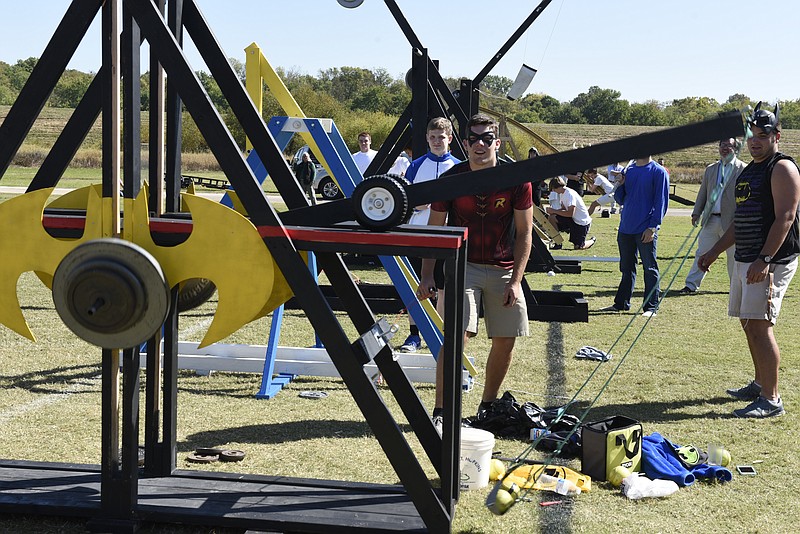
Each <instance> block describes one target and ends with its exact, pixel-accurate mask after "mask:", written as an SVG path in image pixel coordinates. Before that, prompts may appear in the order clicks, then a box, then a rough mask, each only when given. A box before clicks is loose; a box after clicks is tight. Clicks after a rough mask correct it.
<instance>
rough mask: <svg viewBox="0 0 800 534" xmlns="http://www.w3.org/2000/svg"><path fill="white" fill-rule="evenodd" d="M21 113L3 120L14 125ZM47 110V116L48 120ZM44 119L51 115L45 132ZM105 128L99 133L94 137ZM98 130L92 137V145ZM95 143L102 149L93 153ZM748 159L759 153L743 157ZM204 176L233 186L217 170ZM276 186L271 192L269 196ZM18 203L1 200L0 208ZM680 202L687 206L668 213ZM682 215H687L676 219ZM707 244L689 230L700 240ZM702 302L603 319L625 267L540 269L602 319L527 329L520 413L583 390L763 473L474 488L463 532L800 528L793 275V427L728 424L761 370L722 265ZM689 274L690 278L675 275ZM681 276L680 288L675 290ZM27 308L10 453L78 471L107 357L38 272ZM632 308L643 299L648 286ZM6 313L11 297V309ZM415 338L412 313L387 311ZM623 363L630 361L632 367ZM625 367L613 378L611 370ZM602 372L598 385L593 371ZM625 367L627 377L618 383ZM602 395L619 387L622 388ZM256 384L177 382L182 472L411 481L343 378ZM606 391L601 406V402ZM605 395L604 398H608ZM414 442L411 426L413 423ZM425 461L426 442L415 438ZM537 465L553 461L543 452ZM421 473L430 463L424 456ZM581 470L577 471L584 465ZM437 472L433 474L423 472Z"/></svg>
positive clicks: (686, 173)
mask: <svg viewBox="0 0 800 534" xmlns="http://www.w3.org/2000/svg"><path fill="white" fill-rule="evenodd" d="M69 111H70V110H56V109H48V108H45V110H44V112H43V115H42V117H41V118H40V119H39V121H43V122H42V123H41V125H40V126H35V127H34V131H35V132H36V135H35V137H34V139H33V142H35V146H39V145H41V146H47V145H48V143H52V141H53V139H54V138H55V135H56V134H57V133H58V131H60V130H59V128H60V126H59V125H61V124H63V121H65V120H66V117H67V116H68V113H67V112H69ZM5 112H7V109H0V118H2V117H3V116H4V115H5ZM45 112H46V113H45ZM37 124H38V121H37ZM537 128H538V129H543V130H546V131H547V132H548V135H549V136H550V138H551V139H552V142H553V144H555V145H556V146H557V147H559V148H561V149H564V150H566V149H569V148H570V147H571V146H572V143H573V142H576V143H577V144H588V143H593V144H597V143H600V142H603V141H607V140H610V139H616V138H620V137H626V136H629V135H634V134H636V133H640V132H641V131H645V130H648V129H647V128H636V127H616V126H615V127H605V126H592V125H537ZM797 132H798V131H797V130H794V131H793V130H789V131H785V132H784V137H783V139H782V147H783V150H784V151H785V152H787V153H789V154H792V155H798V153H800V150H798V148H800V147H798V145H799V144H800V134H798V133H797ZM95 134H96V132H95ZM93 135H94V134H93ZM94 143H96V139H95V138H94V137H93V138H92V140H91V141H90V143H89V144H92V145H93V146H92V149H94V150H96V147H95V146H94ZM663 156H664V157H665V158H666V164H667V166H668V167H670V169H671V170H672V177H673V181H674V182H678V190H677V193H678V194H679V195H680V196H682V197H684V198H688V199H694V197H695V195H696V192H697V185H696V183H692V182H696V179H697V173H698V172H700V171H701V170H702V168H703V167H704V166H705V165H706V164H707V163H710V162H712V161H713V160H714V159H715V157H716V147H715V145H714V144H711V145H706V146H703V147H696V148H693V149H687V150H685V151H680V152H675V153H671V154H664V155H663ZM744 159H747V158H746V156H745V158H744ZM35 171H36V169H35V168H34V167H22V166H13V167H11V168H10V169H9V171H8V172H7V173H6V174H5V176H4V177H3V179H2V181H0V185H4V186H5V185H27V184H28V183H29V182H30V179H31V178H32V176H33V175H34V173H35ZM192 174H203V175H206V176H211V177H218V176H220V173H219V172H214V171H210V172H207V173H200V172H197V173H192ZM97 181H99V171H98V170H97V169H79V168H75V169H73V168H70V169H69V170H68V171H67V173H66V176H65V178H64V179H63V180H62V182H61V183H60V184H59V185H61V186H65V187H79V186H81V185H85V184H87V183H93V182H97ZM265 190H266V191H267V192H270V193H274V192H275V189H274V186H272V185H271V184H267V185H265ZM3 198H7V197H0V200H2V199H3ZM670 207H671V208H679V207H682V206H680V205H678V204H675V203H671V206H670ZM671 213H675V211H674V210H673V212H671ZM617 224H618V218H617V217H616V216H614V217H612V218H609V219H602V218H596V219H595V222H594V223H593V228H592V233H593V234H594V235H596V236H597V237H598V242H597V244H596V245H595V246H594V247H593V248H592V249H590V250H589V251H585V252H574V251H570V250H564V251H560V252H556V254H560V255H563V256H579V255H580V256H586V257H587V259H588V258H593V257H597V258H603V257H615V256H617V254H618V253H617V248H616V241H615V230H616V225H617ZM690 231H691V226H690V223H689V218H688V217H687V216H685V215H680V216H679V215H671V214H670V215H668V216H667V219H666V221H665V224H664V225H663V229H662V231H661V233H660V237H659V240H660V241H659V262H660V266H661V272H662V280H663V281H662V289H666V288H667V286H669V285H670V284H672V290H673V291H674V290H677V289H680V288H681V287H682V286H683V277H684V276H685V274H686V272H687V271H688V267H689V266H688V264H687V265H683V266H682V268H681V265H680V263H681V261H682V260H683V258H684V257H685V256H686V255H687V253H688V259H687V260H686V261H687V263H688V262H691V260H692V255H693V247H692V246H691V240H689V241H687V235H690ZM692 237H693V235H692ZM715 267H716V268H715V269H714V270H713V271H712V272H711V274H710V275H709V276H708V277H707V279H706V281H705V282H704V284H703V287H702V291H701V292H700V293H699V294H697V295H690V296H683V295H676V294H674V292H673V293H670V294H668V295H667V297H666V299H665V300H664V302H663V304H662V306H661V309H660V311H659V313H658V315H657V316H656V317H655V318H653V319H652V320H650V321H649V322H646V321H645V320H644V319H642V318H641V317H639V316H638V314H636V313H633V312H631V313H622V314H607V313H601V312H598V311H597V310H599V309H600V308H602V307H604V306H607V305H608V304H610V303H611V302H612V299H613V295H614V292H615V290H616V286H617V283H618V282H619V273H618V270H617V265H616V263H614V262H595V261H586V262H584V263H583V272H582V273H581V274H579V275H568V274H558V275H556V276H554V277H548V276H546V275H545V274H541V273H530V274H527V275H526V278H527V279H528V282H529V284H530V285H531V287H533V288H535V289H553V290H568V291H581V292H583V293H584V295H585V296H586V297H587V299H588V301H589V309H590V318H589V322H588V323H558V322H549V323H539V322H535V323H531V336H530V337H529V338H526V339H524V340H520V342H519V343H518V345H517V349H516V354H515V361H514V364H513V366H512V369H511V372H510V373H509V376H508V377H507V380H506V382H505V384H504V390H506V389H507V390H510V391H512V393H513V394H514V395H515V397H516V398H517V400H519V401H520V402H526V401H531V402H534V403H536V404H538V405H540V406H552V405H559V404H562V403H564V402H565V401H566V400H567V399H569V398H571V397H572V396H573V395H575V396H576V397H577V403H576V405H575V406H573V408H572V411H573V412H575V413H578V414H582V413H583V412H584V410H587V409H589V407H590V406H591V409H589V411H588V414H587V415H586V420H595V419H600V418H603V417H606V416H609V415H617V414H619V415H626V416H629V417H633V418H635V419H638V420H640V421H641V422H642V423H643V425H644V431H645V434H649V433H651V432H659V433H661V434H662V435H664V436H666V437H668V438H669V439H671V440H673V441H674V442H677V443H680V444H693V445H696V446H698V447H700V448H703V449H705V448H706V447H707V445H708V443H710V442H717V443H721V444H723V445H724V446H725V447H726V448H728V449H729V450H730V451H731V453H732V456H733V462H734V463H754V462H758V463H755V465H756V468H757V469H758V471H759V474H758V475H757V476H756V477H741V476H734V480H733V481H732V482H731V483H728V484H724V485H720V484H713V483H705V482H698V483H696V484H694V485H693V486H691V487H689V488H684V489H682V490H681V491H680V492H678V493H677V494H675V495H673V496H672V497H669V498H666V499H660V500H648V501H628V500H626V499H625V498H624V497H623V496H622V495H621V494H620V493H619V491H618V490H615V489H613V488H611V487H610V486H608V485H607V484H604V483H600V484H597V486H596V489H594V490H593V491H592V492H591V493H588V494H583V495H580V496H579V497H578V498H576V499H574V500H573V501H571V502H570V503H569V504H566V505H561V506H555V507H540V506H538V505H537V503H538V502H540V501H547V500H553V497H554V496H553V495H552V494H547V493H543V494H538V493H536V492H534V493H532V494H531V495H530V497H531V498H532V499H533V502H521V503H519V504H518V505H517V506H515V507H514V508H513V509H512V510H511V511H510V512H509V513H508V514H506V515H504V516H502V517H495V516H492V515H491V514H490V513H489V512H488V511H487V510H486V509H485V507H484V506H483V501H484V499H485V498H486V494H487V493H488V488H487V489H485V490H476V491H471V492H465V493H462V495H461V499H460V501H459V504H458V508H457V514H456V518H455V522H454V525H453V530H454V531H455V532H463V533H470V534H476V533H495V532H503V533H529V532H546V533H551V532H555V533H562V532H563V533H572V532H576V533H577V532H587V533H595V532H608V533H612V532H618V531H620V530H634V531H637V532H638V531H653V532H704V533H705V532H732V531H737V532H740V531H743V532H762V533H773V532H774V533H778V532H786V531H791V530H793V527H791V526H789V525H791V524H793V523H791V522H792V521H793V520H794V519H795V517H796V510H797V509H798V506H799V505H800V497H799V496H798V495H800V481H798V479H797V477H796V474H795V468H796V466H797V465H798V464H799V463H800V450H798V448H797V445H796V435H797V413H798V410H800V408H798V406H800V393H798V391H800V370H798V366H797V357H796V354H797V352H798V349H799V348H800V333H798V331H797V329H796V328H795V325H796V324H797V322H798V318H799V316H800V306H798V291H797V284H798V282H795V283H794V285H793V286H792V287H790V289H789V293H788V295H787V297H786V299H785V301H784V307H783V310H782V312H781V318H780V321H779V323H778V325H777V327H776V335H777V337H778V340H779V343H780V345H781V348H782V351H783V360H782V365H781V392H782V396H783V399H784V402H785V405H786V408H787V412H788V413H787V415H785V416H784V417H781V418H778V419H774V420H767V421H746V420H738V419H736V418H734V417H732V415H731V411H732V410H733V409H734V408H738V407H740V406H741V403H738V402H735V401H733V400H732V399H730V398H729V397H727V396H726V395H725V393H724V390H725V388H727V387H732V386H739V385H742V384H744V383H745V382H746V381H747V380H748V379H749V377H750V376H751V374H752V364H751V363H750V358H749V354H748V351H747V347H746V342H745V339H744V335H743V334H742V332H741V328H740V326H739V323H738V321H736V320H733V319H730V318H728V317H727V316H726V302H727V293H728V290H727V280H726V274H725V269H724V266H722V265H717V266H715ZM676 273H677V274H676ZM354 274H355V275H356V276H358V277H359V278H361V279H362V280H366V281H373V282H381V281H387V277H386V275H385V273H384V272H383V271H382V270H378V269H371V270H356V271H354ZM673 279H674V280H675V281H674V282H672V280H673ZM17 293H18V295H19V299H20V303H21V305H22V310H23V313H24V315H25V317H26V318H27V320H28V322H29V324H30V325H31V328H32V330H33V331H34V333H35V334H36V335H37V336H38V342H37V343H32V342H29V341H27V340H25V339H23V338H21V337H19V336H17V335H16V334H13V333H12V332H11V331H10V330H8V329H7V328H5V327H2V326H0V457H4V458H14V459H26V460H42V461H57V462H75V463H98V462H99V460H100V449H99V445H100V379H99V372H100V352H99V349H96V348H94V347H91V346H89V345H87V344H86V343H84V342H82V341H80V340H78V339H76V338H75V336H73V335H72V334H70V332H69V331H68V330H67V329H66V327H65V326H64V325H63V324H62V323H61V321H60V320H59V318H58V316H57V313H56V312H55V310H54V308H53V303H52V297H51V295H50V293H49V291H48V290H46V288H44V286H42V284H41V283H40V282H39V281H38V280H37V279H36V277H35V276H34V275H32V274H31V273H27V274H25V275H23V277H22V278H21V279H20V280H19V282H18V284H17ZM634 299H635V300H634V304H635V305H638V304H639V303H640V302H641V281H640V282H639V284H638V287H637V293H636V294H635V297H634ZM216 304H217V302H216V300H215V299H212V300H211V301H209V302H208V303H207V304H206V305H204V306H202V307H201V308H198V309H196V310H192V311H190V312H187V313H185V314H182V316H181V318H180V332H181V339H182V340H199V339H200V338H201V337H202V334H203V333H204V332H205V329H206V328H207V327H208V324H209V323H210V320H211V317H212V315H213V313H214V310H215V307H216ZM2 305H3V306H7V305H9V303H6V302H3V303H2ZM339 317H340V319H341V321H342V323H343V326H344V328H345V330H346V331H347V332H348V334H349V335H350V336H352V338H353V339H354V338H355V336H356V333H355V330H354V329H353V327H352V325H351V324H350V323H349V321H348V320H347V319H346V318H345V317H344V315H342V314H339ZM387 319H388V320H389V321H390V322H396V323H397V324H399V325H400V327H401V330H400V333H399V334H398V337H399V338H400V339H399V341H398V342H400V341H402V339H403V338H404V337H405V331H406V330H405V329H406V328H407V322H406V318H405V317H404V316H402V315H398V316H393V317H388V318H387ZM268 321H269V318H266V319H262V320H259V321H256V322H254V323H251V324H250V325H247V326H246V327H244V328H242V329H241V330H240V331H238V332H236V333H235V334H234V335H232V336H231V337H230V338H229V339H227V340H225V341H226V342H230V343H247V344H265V343H266V339H267V335H268V333H269V322H268ZM281 344H282V345H292V346H309V345H311V344H313V332H312V330H311V328H310V326H309V324H308V321H307V320H306V318H305V315H304V313H303V312H301V311H287V312H286V316H285V320H284V327H283V329H282V331H281ZM584 345H592V346H595V347H598V348H601V349H603V350H608V351H610V352H612V353H613V354H614V358H613V359H612V360H611V361H610V362H608V363H604V364H600V365H599V366H598V365H597V364H595V363H593V362H588V361H585V360H578V359H576V358H575V357H574V354H575V352H576V351H577V349H578V348H580V347H581V346H584ZM488 347H489V343H488V340H486V339H485V337H484V336H483V335H479V336H478V338H477V339H475V340H473V341H472V342H471V343H470V345H469V347H468V349H467V352H468V354H469V355H470V356H473V357H474V358H475V359H476V364H477V366H478V369H479V370H480V369H483V367H484V365H485V361H486V355H487V351H488ZM623 360H624V361H623ZM618 364H620V366H619V368H618V370H617V371H616V373H614V370H615V369H616V368H617V365H618ZM595 369H597V372H596V373H595V374H594V375H593V377H592V379H591V380H590V381H589V382H588V383H585V382H586V380H587V378H588V377H589V376H590V375H591V374H592V372H593V371H595ZM612 374H613V377H612ZM609 379H610V381H609V382H608V384H607V385H606V380H609ZM259 385H260V376H257V375H248V374H235V373H213V374H211V375H209V376H199V375H196V374H195V373H192V372H190V371H186V372H183V373H182V374H181V377H180V380H179V392H178V402H179V423H178V466H179V468H182V469H191V468H193V466H192V464H188V463H187V462H186V461H185V459H186V456H187V455H188V454H189V453H190V452H192V451H193V450H194V449H195V448H196V447H200V446H211V447H226V448H236V449H242V450H245V451H246V452H247V458H246V460H245V461H244V462H242V463H240V464H235V469H234V470H236V471H239V472H246V473H255V474H270V475H272V474H275V475H286V476H293V477H303V476H307V477H313V478H320V479H336V480H354V481H365V482H384V483H395V482H397V476H396V474H395V473H394V471H393V470H392V468H391V466H390V465H389V463H388V461H387V460H386V458H385V456H384V454H383V452H382V451H381V449H380V447H379V446H378V444H377V441H376V440H375V439H374V436H373V435H372V433H371V430H370V428H369V426H368V425H367V424H366V422H365V421H364V418H363V416H362V415H361V413H360V411H359V410H358V408H357V406H356V405H355V403H354V401H353V399H352V397H351V396H350V394H349V392H348V390H347V388H346V387H345V386H344V385H343V383H342V382H341V381H340V380H336V379H319V378H315V377H311V376H304V377H299V378H298V379H296V380H295V381H294V382H292V383H290V384H289V385H288V386H287V387H286V388H285V390H284V391H282V392H281V393H280V394H279V395H278V396H277V397H276V398H274V399H272V400H269V401H264V400H257V399H255V397H254V394H255V393H256V392H257V391H258V388H259ZM480 387H481V377H480V376H478V377H476V387H475V390H473V391H471V392H468V393H466V394H465V397H464V412H465V413H466V414H471V413H473V412H474V411H475V409H476V407H477V405H478V403H479V400H480V393H479V390H480ZM303 390H320V391H325V392H327V393H328V394H329V396H328V397H327V398H326V399H324V400H319V401H312V400H306V399H302V398H299V397H298V393H299V392H300V391H303ZM380 391H381V394H382V395H383V397H384V401H385V402H386V403H387V405H388V406H389V407H390V408H391V410H392V411H393V413H395V414H396V416H397V419H398V421H400V424H401V425H404V424H405V420H404V419H403V416H402V413H401V411H400V409H399V407H398V406H397V403H396V401H395V400H394V399H393V397H392V395H391V393H390V391H389V390H388V388H385V387H381V388H380ZM417 391H418V394H419V396H420V398H421V399H422V400H423V402H424V403H425V404H426V406H428V407H431V406H432V403H433V396H434V391H433V387H432V386H430V385H427V384H419V385H418V386H417ZM598 396H599V397H598ZM596 397H597V400H596V401H595V398H596ZM403 428H405V430H406V432H408V426H407V425H405V426H404V427H403ZM409 439H410V441H411V443H412V447H414V450H415V451H417V452H418V453H420V457H422V456H423V455H422V454H421V448H420V447H419V445H418V443H417V442H416V440H415V439H414V438H413V437H411V436H409ZM525 447H526V443H524V442H522V441H516V440H507V439H499V440H498V441H497V443H496V446H495V450H497V451H502V453H503V455H504V456H513V455H515V454H518V453H520V452H521V451H523V450H524V448H525ZM534 458H538V459H545V456H543V455H539V456H534ZM423 465H425V463H424V461H423ZM568 465H569V466H570V467H572V468H574V469H578V470H579V469H580V461H579V460H577V459H573V460H570V461H568ZM203 469H209V470H229V471H230V470H231V468H230V467H229V466H228V465H227V464H221V465H220V464H211V466H209V467H205V466H204V467H203ZM426 471H427V472H428V473H429V476H430V477H431V478H432V479H435V476H436V475H435V471H434V469H433V468H432V467H431V466H426ZM83 531H85V525H84V522H83V521H80V520H73V519H67V518H44V517H22V516H0V532H9V533H12V532H13V533H23V534H28V533H50V532H59V533H64V534H71V533H77V532H83ZM142 531H144V532H159V533H160V532H164V533H188V532H209V533H211V532H217V533H223V532H225V533H227V532H234V531H228V530H220V529H214V528H211V527H209V528H207V529H199V530H198V529H197V528H196V527H195V528H191V529H190V528H180V527H163V526H153V525H144V528H143V529H142Z"/></svg>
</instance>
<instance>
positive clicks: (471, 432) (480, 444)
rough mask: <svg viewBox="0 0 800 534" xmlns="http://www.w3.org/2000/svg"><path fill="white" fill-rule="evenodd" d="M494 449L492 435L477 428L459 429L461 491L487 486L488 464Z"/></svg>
mask: <svg viewBox="0 0 800 534" xmlns="http://www.w3.org/2000/svg"><path fill="white" fill-rule="evenodd" d="M492 449H494V435H493V434H492V433H491V432H487V431H486V430H481V429H479V428H462V429H461V457H460V464H461V479H460V480H461V485H460V487H461V489H462V490H472V489H478V488H483V487H486V486H488V485H489V464H490V463H491V459H492Z"/></svg>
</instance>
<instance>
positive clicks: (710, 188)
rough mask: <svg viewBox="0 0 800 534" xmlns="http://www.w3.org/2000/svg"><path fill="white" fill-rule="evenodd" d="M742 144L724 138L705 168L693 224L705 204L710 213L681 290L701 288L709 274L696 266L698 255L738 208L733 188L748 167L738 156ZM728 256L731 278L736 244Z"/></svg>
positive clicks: (721, 230) (727, 252)
mask: <svg viewBox="0 0 800 534" xmlns="http://www.w3.org/2000/svg"><path fill="white" fill-rule="evenodd" d="M741 147H742V144H741V142H739V140H738V139H733V138H730V139H723V140H722V141H720V142H719V161H717V162H716V163H712V164H711V165H709V166H708V167H706V171H705V173H703V181H702V183H701V184H700V191H698V192H697V200H696V201H695V204H694V209H693V210H692V224H693V225H695V226H697V223H698V222H699V221H700V220H701V218H702V217H703V212H704V211H705V210H706V206H709V208H708V209H710V211H711V214H710V215H709V216H708V220H707V221H705V222H704V223H703V228H702V229H701V230H700V235H699V236H698V238H697V252H696V253H695V259H694V263H693V264H692V269H691V270H690V271H689V274H688V275H687V276H686V284H685V286H684V288H683V289H681V290H680V291H679V292H678V293H682V294H691V293H696V292H697V290H698V289H700V283H701V282H702V281H703V278H704V277H705V275H706V273H705V272H704V271H702V270H700V268H699V267H698V266H697V258H699V257H700V256H702V255H703V254H705V253H706V252H708V250H709V249H710V248H711V247H712V246H713V245H714V243H716V242H717V240H718V239H719V238H720V237H722V234H724V233H725V230H727V229H728V227H729V226H730V225H731V223H733V213H734V211H736V199H735V195H734V189H735V186H736V178H738V176H739V175H740V174H741V173H742V169H744V168H745V163H744V162H743V161H741V160H740V159H739V158H737V157H736V156H737V155H738V154H739V150H740V149H741ZM723 180H725V187H724V189H723V190H722V192H721V193H719V194H718V196H717V198H716V199H714V198H712V197H713V196H714V195H716V194H717V193H716V190H717V189H718V187H717V186H718V185H719V184H720V183H722V182H723ZM725 255H726V256H727V259H728V278H730V276H731V272H732V269H733V247H731V248H729V249H728V250H727V251H726V252H725Z"/></svg>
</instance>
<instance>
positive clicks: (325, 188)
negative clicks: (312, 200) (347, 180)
mask: <svg viewBox="0 0 800 534" xmlns="http://www.w3.org/2000/svg"><path fill="white" fill-rule="evenodd" d="M317 192H318V193H319V195H320V196H321V197H322V198H324V199H325V200H336V199H337V198H344V195H343V194H342V190H341V189H339V186H338V185H337V184H336V182H334V181H333V178H331V177H330V176H327V177H325V178H323V179H322V181H320V183H319V187H318V188H317Z"/></svg>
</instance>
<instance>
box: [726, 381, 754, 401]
mask: <svg viewBox="0 0 800 534" xmlns="http://www.w3.org/2000/svg"><path fill="white" fill-rule="evenodd" d="M725 393H727V394H728V395H730V396H731V397H733V398H735V399H739V400H743V401H754V400H758V398H759V397H760V396H761V386H760V385H758V384H756V383H755V381H751V382H750V383H749V384H747V385H746V386H742V387H740V388H739V389H726V390H725Z"/></svg>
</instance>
